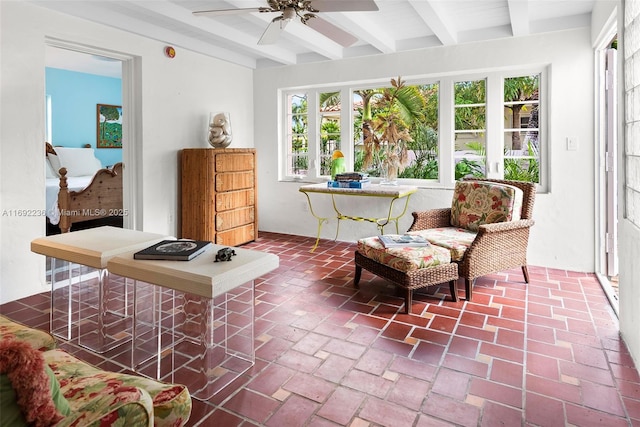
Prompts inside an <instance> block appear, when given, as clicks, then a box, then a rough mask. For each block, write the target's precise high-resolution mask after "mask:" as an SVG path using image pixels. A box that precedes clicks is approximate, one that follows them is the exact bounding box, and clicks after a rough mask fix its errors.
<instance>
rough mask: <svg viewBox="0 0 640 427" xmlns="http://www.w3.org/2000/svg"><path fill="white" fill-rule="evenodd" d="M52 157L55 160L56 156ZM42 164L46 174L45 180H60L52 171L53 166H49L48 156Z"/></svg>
mask: <svg viewBox="0 0 640 427" xmlns="http://www.w3.org/2000/svg"><path fill="white" fill-rule="evenodd" d="M54 157H56V159H57V156H54ZM44 163H45V171H46V173H47V179H52V178H60V176H59V175H58V174H57V173H56V171H55V170H54V169H53V166H51V160H49V155H47V157H46V158H45V159H44Z"/></svg>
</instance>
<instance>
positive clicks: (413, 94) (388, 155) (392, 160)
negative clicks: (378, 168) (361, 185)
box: [363, 77, 426, 179]
mask: <svg viewBox="0 0 640 427" xmlns="http://www.w3.org/2000/svg"><path fill="white" fill-rule="evenodd" d="M391 86H392V87H391V88H385V89H383V90H382V94H381V96H380V97H379V98H377V99H376V100H375V101H374V102H375V107H376V108H377V113H376V114H375V117H373V118H372V119H371V120H369V123H368V124H369V125H370V126H371V129H370V130H371V132H370V133H369V135H368V138H365V139H364V141H363V142H364V151H365V157H364V167H365V168H366V167H368V166H371V165H372V164H373V162H374V161H378V162H380V163H381V164H383V165H384V167H385V168H386V169H387V171H388V172H389V175H390V178H392V179H393V178H394V177H397V174H398V173H399V172H401V171H402V169H404V168H405V167H406V166H407V164H408V161H409V156H408V147H407V143H408V142H410V141H412V138H411V135H410V134H409V129H410V127H411V125H412V124H413V123H414V122H416V121H418V120H421V119H422V118H423V111H424V109H425V106H426V100H425V98H424V95H423V94H422V92H421V91H420V90H419V88H418V87H416V86H406V85H405V83H404V82H403V81H402V77H398V79H397V80H396V79H391ZM363 114H364V113H363ZM364 122H365V121H364V120H363V123H364ZM363 136H364V128H363Z"/></svg>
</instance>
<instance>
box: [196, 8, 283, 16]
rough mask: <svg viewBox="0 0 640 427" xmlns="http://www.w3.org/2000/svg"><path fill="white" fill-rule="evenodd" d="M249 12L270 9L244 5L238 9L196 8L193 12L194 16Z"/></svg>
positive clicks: (267, 10)
mask: <svg viewBox="0 0 640 427" xmlns="http://www.w3.org/2000/svg"><path fill="white" fill-rule="evenodd" d="M249 12H271V9H269V8H267V7H246V8H239V9H214V10H197V11H195V12H193V14H194V15H196V16H203V15H207V16H221V15H236V14H239V13H249Z"/></svg>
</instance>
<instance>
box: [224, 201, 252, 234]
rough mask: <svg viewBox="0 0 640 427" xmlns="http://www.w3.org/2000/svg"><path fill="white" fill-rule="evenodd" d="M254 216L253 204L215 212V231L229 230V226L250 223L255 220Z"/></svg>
mask: <svg viewBox="0 0 640 427" xmlns="http://www.w3.org/2000/svg"><path fill="white" fill-rule="evenodd" d="M255 218H256V215H255V209H254V208H253V206H251V207H247V208H240V209H234V210H231V211H225V212H221V213H218V214H216V231H224V230H229V229H230V228H234V227H239V226H241V225H245V224H250V223H252V222H254V221H255Z"/></svg>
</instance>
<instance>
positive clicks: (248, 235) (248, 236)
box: [180, 148, 258, 246]
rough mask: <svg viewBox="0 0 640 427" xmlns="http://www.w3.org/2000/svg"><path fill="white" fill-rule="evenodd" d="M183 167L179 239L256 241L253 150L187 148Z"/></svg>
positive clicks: (231, 243)
mask: <svg viewBox="0 0 640 427" xmlns="http://www.w3.org/2000/svg"><path fill="white" fill-rule="evenodd" d="M180 164H181V177H182V182H181V236H180V237H182V238H185V239H196V240H208V241H211V242H214V243H217V244H219V245H227V246H238V245H241V244H243V243H247V242H250V241H252V240H255V239H256V238H257V237H258V216H257V213H258V211H257V208H256V196H257V194H256V152H255V149H253V148H225V149H208V148H203V149H201V148H189V149H184V150H182V152H181V156H180Z"/></svg>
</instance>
